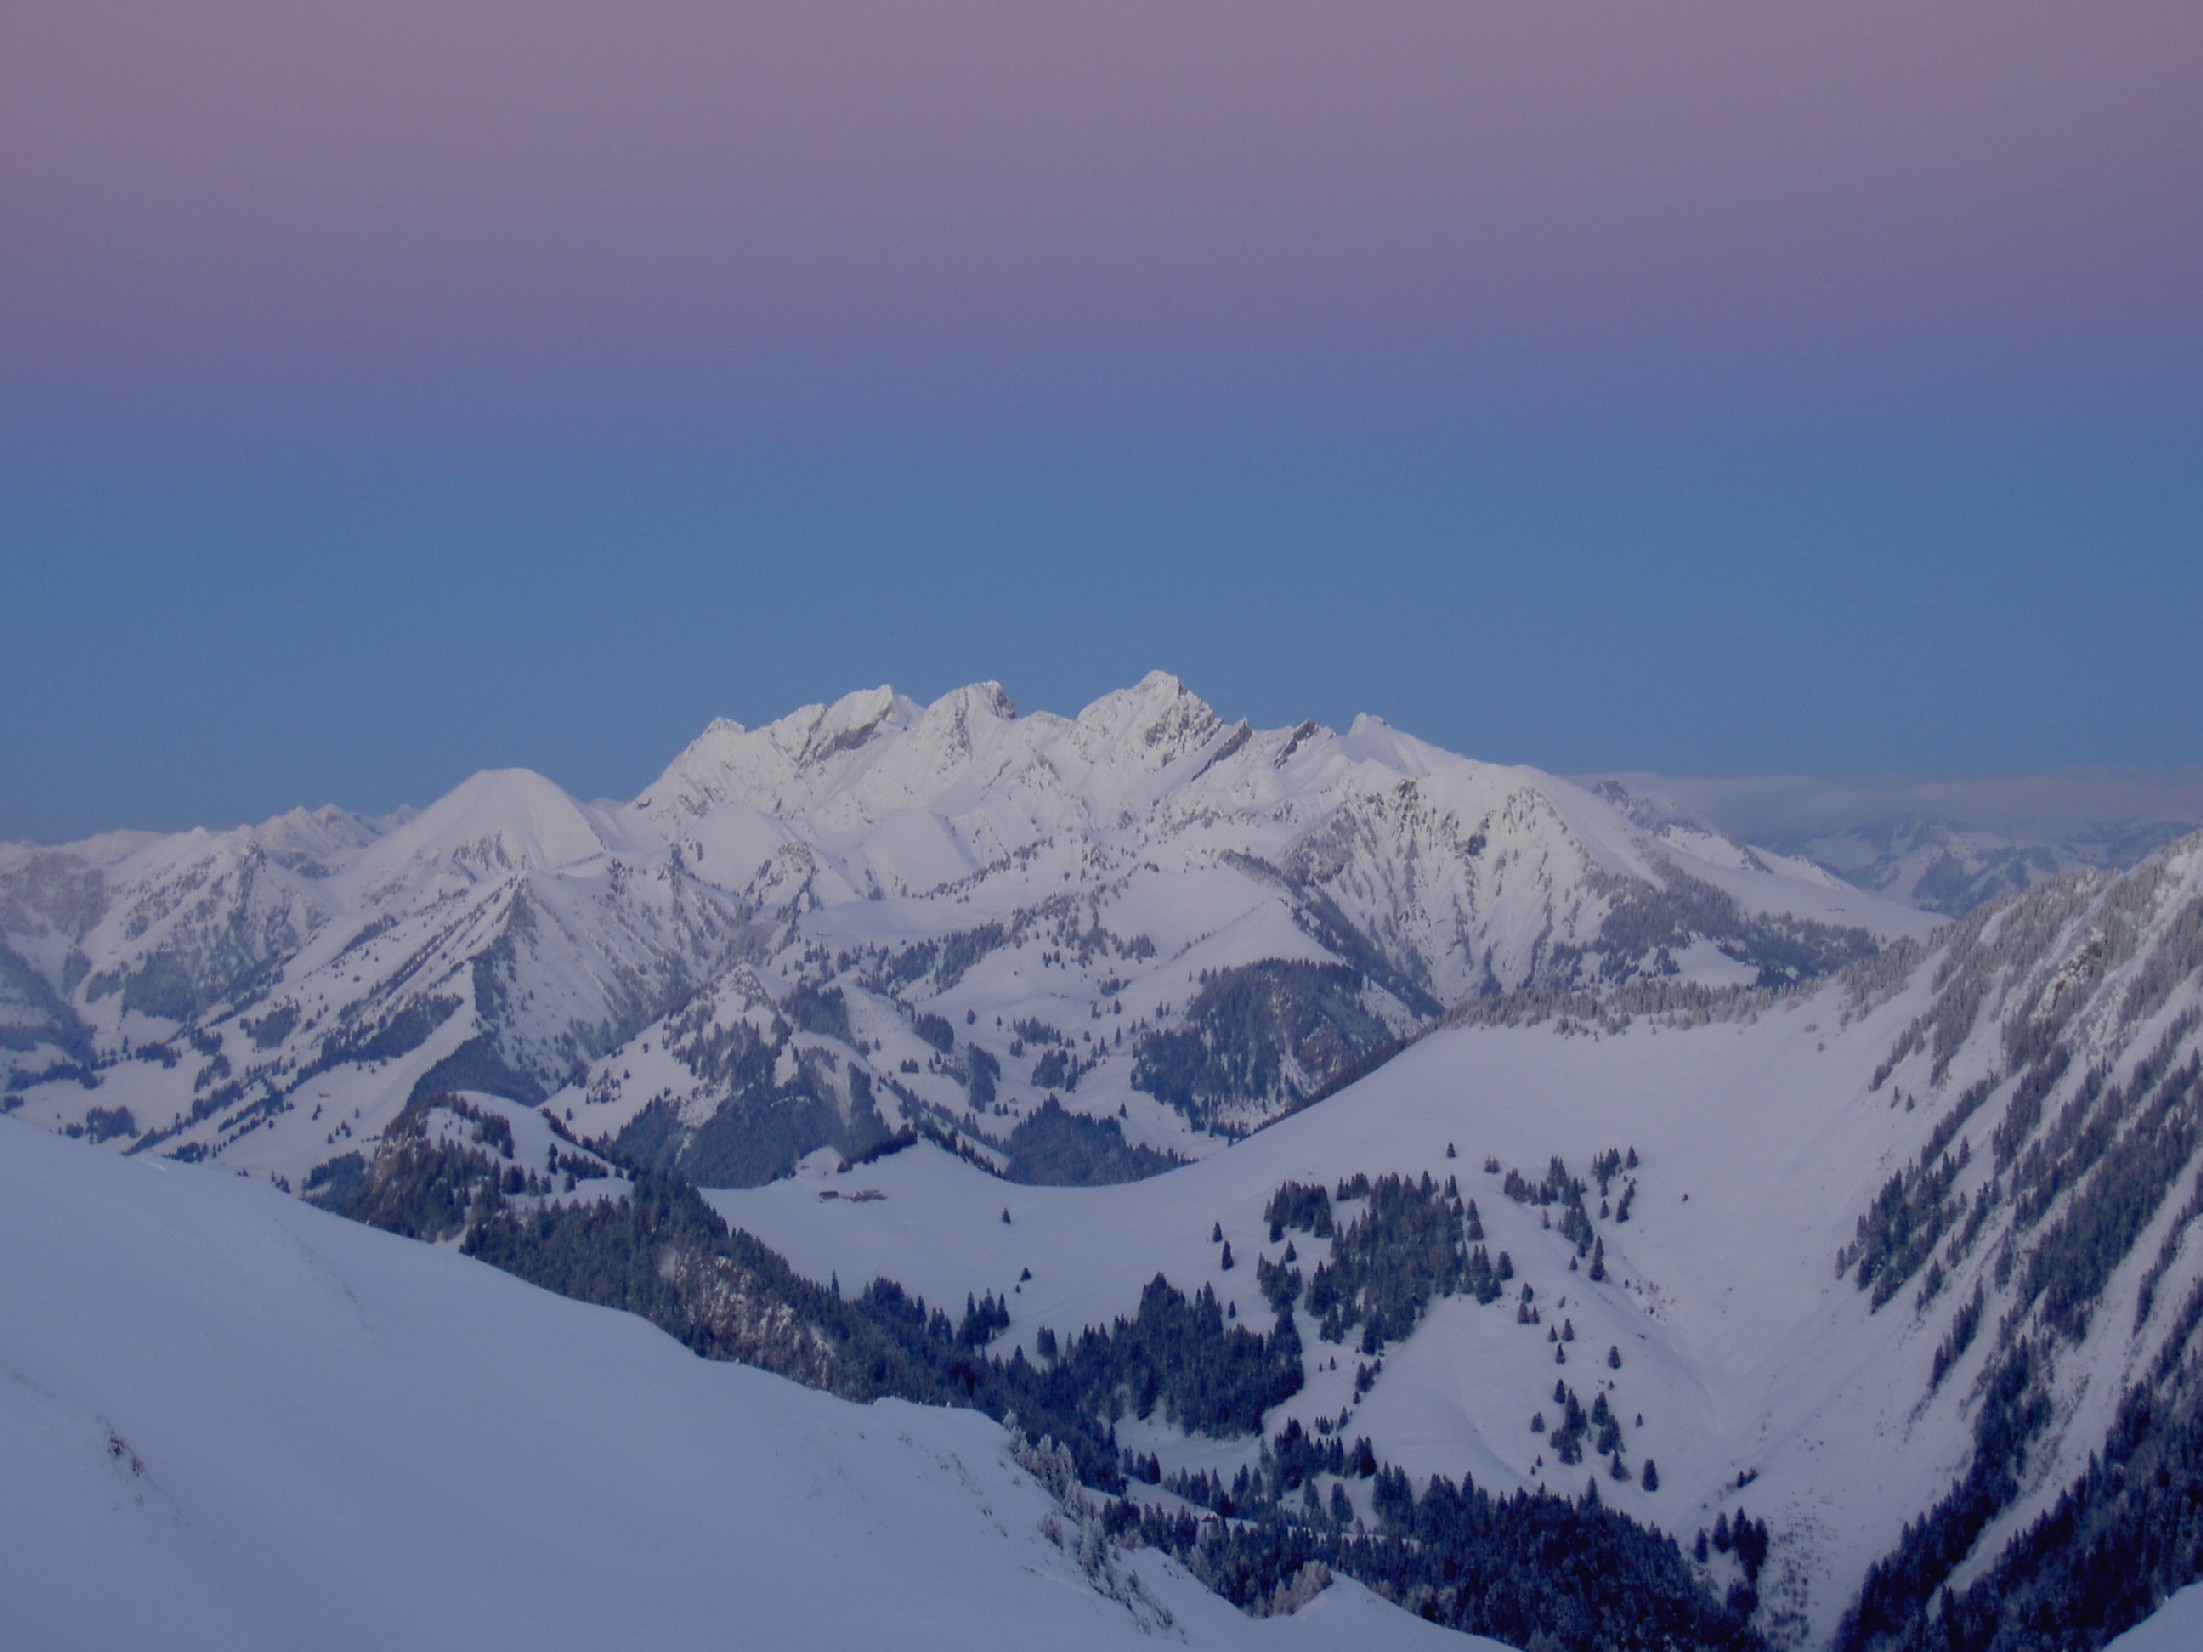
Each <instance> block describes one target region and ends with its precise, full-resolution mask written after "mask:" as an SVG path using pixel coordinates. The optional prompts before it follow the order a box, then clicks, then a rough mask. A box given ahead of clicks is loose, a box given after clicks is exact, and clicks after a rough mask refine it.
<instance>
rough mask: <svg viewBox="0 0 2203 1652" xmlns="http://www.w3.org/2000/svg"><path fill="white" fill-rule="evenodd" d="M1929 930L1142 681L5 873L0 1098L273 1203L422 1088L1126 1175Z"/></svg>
mask: <svg viewBox="0 0 2203 1652" xmlns="http://www.w3.org/2000/svg"><path fill="white" fill-rule="evenodd" d="M1931 927H1932V920H1931V919H1930V918H1928V917H1927V916H1925V915H1924V914H1921V913H1919V912H1917V911H1914V910H1912V909H1909V908H1906V907H1902V906H1898V905H1894V904H1892V903H1889V902H1887V901H1883V900H1880V899H1878V898H1876V897H1872V896H1868V895H1865V894H1862V893H1861V892H1860V891H1858V890H1856V889H1853V888H1850V887H1848V886H1846V885H1844V884H1842V883H1840V882H1838V881H1837V880H1836V879H1834V878H1832V877H1830V876H1829V875H1828V874H1827V873H1825V872H1823V871H1822V870H1820V869H1819V868H1818V867H1815V866H1812V865H1810V864H1809V863H1806V862H1802V861H1785V860H1783V859H1781V858H1780V857H1774V856H1769V855H1766V854H1763V853H1760V852H1757V851H1754V850H1751V849H1748V848H1746V847H1744V846H1743V845H1740V844H1737V843H1734V842H1731V841H1730V840H1728V839H1726V838H1723V837H1721V836H1719V834H1717V833H1714V832H1712V831H1710V830H1709V829H1707V828H1705V827H1704V826H1703V825H1702V824H1699V823H1697V822H1695V821H1692V820H1690V819H1688V818H1686V817H1681V816H1679V815H1675V814H1674V813H1672V812H1667V813H1661V812H1659V811H1654V810H1649V809H1648V807H1647V806H1646V805H1644V804H1643V803H1642V802H1641V800H1636V799H1632V798H1630V797H1629V796H1628V794H1626V793H1624V792H1621V791H1619V790H1618V789H1616V788H1611V787H1608V788H1601V789H1600V790H1599V791H1597V792H1594V791H1589V790H1585V789H1583V788H1580V787H1578V786H1575V785H1572V784H1570V783H1568V782H1566V781H1562V780H1557V779H1555V778H1553V777H1552V776H1549V775H1544V774H1540V773H1538V772H1536V771H1534V770H1529V769H1520V768H1505V767H1500V766H1496V765H1491V764H1482V763H1476V762H1471V761H1469V760H1467V759H1463V758H1459V757H1455V756H1452V755H1451V754H1448V753H1445V752H1442V751H1439V750H1437V749H1436V748H1433V747H1431V746H1428V745H1425V744H1423V743H1422V742H1420V741H1417V740H1414V739H1411V738H1409V737H1408V736H1406V735H1403V734H1400V733H1398V732H1397V731H1395V730H1392V729H1390V728H1387V727H1386V726H1384V725H1383V724H1382V723H1379V722H1376V721H1374V720H1372V719H1368V718H1363V719H1359V720H1357V721H1356V722H1355V724H1354V725H1353V727H1352V728H1350V729H1349V730H1347V731H1346V732H1345V733H1343V734H1342V733H1337V732H1334V731H1332V730H1329V729H1324V728H1319V727H1317V726H1315V725H1314V724H1308V723H1304V724H1302V725H1300V726H1299V727H1297V728H1292V729H1277V730H1266V731H1265V730H1256V729H1253V728H1251V727H1249V726H1248V725H1247V724H1245V723H1235V724H1227V723H1226V722H1225V721H1224V720H1223V719H1222V718H1220V717H1219V716H1218V715H1217V714H1216V713H1215V712H1214V711H1213V710H1211V709H1210V708H1209V707H1208V706H1207V705H1205V704H1203V703H1202V702H1201V701H1200V700H1199V699H1197V698H1196V697H1195V696H1194V695H1193V694H1192V693H1191V692H1190V691H1188V690H1187V689H1186V687H1185V686H1184V685H1183V684H1182V683H1180V682H1178V681H1177V680H1176V679H1174V678H1170V677H1166V676H1163V675H1161V674H1156V675H1153V676H1150V677H1148V678H1146V679H1144V680H1143V681H1142V682H1140V683H1139V684H1138V685H1136V686H1135V687H1133V688H1131V689H1127V690H1124V691H1122V692H1120V693H1115V694H1111V695H1107V696H1105V697H1103V698H1102V699H1100V700H1098V701H1096V702H1095V703H1094V704H1093V705H1091V706H1089V707H1087V708H1086V709H1085V710H1084V711H1082V712H1081V713H1079V715H1078V716H1077V717H1075V718H1064V717H1058V716H1053V715H1048V714H1038V715H1034V716H1029V717H1021V716H1018V715H1017V714H1016V713H1015V711H1014V710H1013V708H1012V707H1011V705H1010V703H1009V701H1008V698H1007V697H1006V696H1005V695H1004V694H1003V692H1002V691H1001V689H999V688H998V687H996V686H995V685H992V684H982V685H978V686H976V687H972V688H967V689H962V690H958V691H957V692H955V693H952V694H949V695H946V696H944V697H943V698H942V699H940V700H938V701H936V702H935V703H934V704H932V705H930V706H919V705H917V704H915V703H914V702H912V701H910V700H907V699H904V698H902V697H900V696H897V695H895V694H894V693H892V692H891V691H889V690H887V689H879V690H874V691H871V692H868V693H862V694H853V695H850V696H848V697H846V698H845V699H843V700H841V701H839V702H837V703H836V704H834V705H831V706H813V707H808V708H806V709H804V710H802V711H799V712H797V713H794V714H792V715H791V716H789V717H786V718H783V719H781V720H780V721H778V722H776V723H773V724H771V725H769V726H767V727H765V728H761V729H755V730H746V729H743V728H740V727H738V726H737V725H734V724H731V723H725V722H721V723H715V724H714V725H712V727H710V728H709V729H707V730H706V731H705V732H704V734H703V735H702V736H701V737H700V738H699V739H698V740H697V741H696V742H695V743H694V744H693V745H691V746H690V747H689V748H688V750H686V751H685V752H683V753H681V755H680V756H679V757H678V758H676V759H675V761H674V762H673V763H672V765H671V766H670V767H669V768H668V769H667V770H666V772H665V773H664V774H663V775H662V776H661V777H660V778H659V779H658V780H657V781H656V782H654V783H653V784H652V785H651V786H650V787H649V788H647V789H646V791H645V792H644V794H643V795H642V797H641V798H639V799H638V800H637V801H636V802H634V803H633V804H630V805H584V804H579V803H576V802H575V801H574V800H572V799H570V798H568V797H566V796H565V795H564V794H563V793H562V792H560V791H559V790H558V788H556V787H555V786H553V785H552V784H551V783H550V782H549V781H547V780H544V779H543V778H542V777H540V776H537V775H533V774H528V773H524V772H518V771H508V772H503V773H492V774H483V775H478V776H476V777H475V778H473V779H472V780H469V781H467V782H466V783H465V784H464V785H462V786H460V787H459V788H458V789H457V790H456V791H454V792H453V793H452V794H451V795H450V796H448V797H446V798H443V799H441V800H439V801H438V802H436V803H434V804H433V805H431V806H430V807H429V808H428V809H426V810H425V811H423V812H421V813H420V814H418V815H415V816H411V817H408V818H405V819H402V820H391V821H382V822H373V821H366V820H362V819H359V818H357V817H354V816H348V815H342V814H340V813H338V812H336V811H323V812H322V813H321V814H319V815H305V814H293V815H288V816H284V817H282V818H281V819H279V820H277V821H273V822H270V823H268V824H267V825H265V826H262V827H257V828H251V829H243V830H239V831H234V832H229V833H222V834H213V833H204V832H195V833H188V834H184V835H182V836H180V837H171V838H143V837H128V836H123V837H116V838H110V839H103V840H98V841H96V842H94V843H90V844H82V845H76V846H72V847H70V848H66V849H58V850H30V849H8V850H6V851H4V852H0V1063H4V1064H5V1068H6V1070H7V1072H8V1075H9V1076H8V1078H7V1080H6V1082H7V1085H8V1094H9V1096H10V1098H11V1099H19V1100H20V1104H21V1105H22V1106H23V1108H24V1109H25V1111H26V1114H27V1116H30V1117H33V1118H36V1119H38V1120H39V1121H40V1122H43V1123H47V1124H50V1125H53V1126H55V1127H59V1128H70V1127H74V1128H78V1129H80V1130H82V1131H84V1132H85V1133H87V1134H90V1135H92V1136H94V1137H96V1138H101V1139H107V1140H111V1141H113V1142H115V1143H116V1144H118V1145H122V1146H130V1147H134V1148H136V1149H137V1150H140V1151H159V1152H164V1153H169V1154H176V1153H183V1154H186V1155H191V1154H201V1155H208V1156H213V1157H217V1158H219V1159H221V1160H222V1161H223V1162H225V1163H229V1164H232V1165H235V1166H237V1167H239V1168H243V1169H248V1170H251V1171H254V1172H256V1173H261V1174H266V1175H272V1176H281V1177H283V1178H285V1179H287V1180H288V1181H290V1182H291V1183H293V1184H294V1185H295V1184H299V1183H301V1182H302V1181H303V1180H304V1178H305V1177H307V1176H308V1175H309V1174H311V1173H312V1172H313V1171H315V1170H316V1169H317V1168H318V1167H320V1166H321V1165H323V1164H325V1163H327V1162H329V1161H330V1160H332V1159H335V1158H339V1157H341V1156H342V1155H344V1154H345V1153H347V1152H350V1151H353V1150H355V1149H357V1148H359V1147H360V1146H361V1145H363V1144H365V1143H370V1142H372V1140H373V1139H374V1138H375V1137H376V1136H377V1135H378V1133H379V1132H380V1131H381V1129H382V1128H383V1127H384V1126H385V1125H386V1124H387V1123H388V1122H389V1121H390V1119H391V1118H393V1117H394V1116H395V1115H396V1113H397V1111H398V1109H399V1108H400V1107H402V1106H403V1105H404V1103H405V1102H406V1101H407V1100H408V1099H409V1098H410V1097H411V1096H412V1095H414V1094H415V1093H417V1092H420V1091H421V1090H422V1089H423V1088H424V1087H427V1088H429V1089H434V1088H439V1087H443V1088H472V1089H479V1090H488V1091H493V1092H496V1093H499V1094H504V1095H508V1096H512V1097H515V1098H518V1099H522V1100H526V1101H530V1102H536V1101H542V1100H544V1099H545V1098H554V1099H553V1100H552V1102H551V1104H552V1105H554V1106H556V1107H558V1108H559V1109H560V1110H561V1112H562V1113H565V1112H568V1111H571V1112H572V1114H573V1117H574V1123H575V1126H576V1128H577V1129H580V1130H583V1131H584V1132H586V1133H589V1134H603V1135H607V1136H620V1137H621V1138H622V1140H623V1142H624V1143H625V1145H626V1146H627V1147H628V1148H629V1150H631V1151H635V1152H638V1153H641V1154H643V1155H644V1156H648V1157H655V1158H659V1159H662V1160H664V1161H666V1162H669V1163H676V1164H678V1165H680V1166H681V1168H683V1169H684V1170H685V1171H687V1172H688V1173H690V1174H692V1175H695V1176H697V1177H699V1178H700V1179H703V1180H707V1181H716V1182H734V1183H749V1182H756V1181H759V1180H763V1179H768V1178H770V1177H771V1176H774V1175H777V1174H780V1173H783V1172H784V1171H785V1170H786V1169H788V1168H789V1167H790V1166H791V1165H792V1164H793V1163H794V1162H795V1161H796V1160H797V1159H798V1158H800V1157H801V1156H802V1155H803V1154H804V1153H806V1152H808V1151H810V1150H812V1149H815V1148H819V1147H831V1148H834V1149H837V1150H839V1151H841V1152H843V1153H856V1152H860V1151H862V1150H863V1149H865V1148H867V1147H869V1146H872V1145H874V1144H876V1143H878V1142H880V1141H881V1140H884V1139H886V1138H887V1137H889V1136H890V1135H891V1134H893V1133H894V1132H896V1131H898V1130H906V1129H926V1130H933V1131H939V1132H945V1133H948V1134H951V1135H955V1136H958V1137H960V1138H961V1139H962V1140H963V1142H964V1143H965V1145H966V1147H967V1148H968V1149H969V1150H971V1151H973V1152H975V1153H977V1154H979V1155H980V1156H981V1157H982V1158H985V1159H987V1160H988V1161H989V1162H991V1163H994V1164H996V1165H1001V1166H1008V1167H1010V1168H1011V1169H1012V1170H1013V1171H1014V1172H1015V1173H1016V1174H1019V1175H1021V1176H1027V1177H1038V1178H1041V1179H1048V1178H1052V1177H1061V1176H1064V1175H1069V1174H1072V1173H1073V1171H1074V1170H1075V1171H1076V1173H1077V1174H1079V1175H1084V1176H1091V1175H1096V1174H1104V1173H1107V1174H1125V1173H1131V1172H1133V1171H1135V1170H1138V1169H1141V1168H1148V1167H1151V1166H1152V1164H1153V1163H1155V1162H1157V1161H1155V1160H1154V1159H1152V1158H1147V1159H1143V1158H1141V1156H1140V1155H1139V1153H1137V1152H1136V1151H1134V1149H1136V1148H1145V1149H1148V1150H1150V1151H1151V1152H1161V1153H1167V1154H1177V1155H1179V1156H1185V1157H1198V1156H1201V1155H1203V1154H1205V1153H1208V1152H1210V1151H1213V1150H1214V1149H1215V1147H1217V1146H1218V1145H1219V1144H1220V1143H1221V1142H1222V1141H1223V1140H1226V1139H1229V1138H1230V1137H1231V1136H1233V1135H1236V1134H1239V1133H1242V1132H1244V1131H1245V1130H1247V1129H1249V1128H1252V1127H1254V1126H1257V1125H1259V1124H1261V1123H1262V1122H1264V1121H1266V1120H1268V1119H1270V1118H1273V1117H1276V1116H1278V1115H1279V1114H1281V1113H1283V1112H1286V1111H1289V1110H1290V1109H1291V1108H1293V1107H1294V1106H1296V1105H1299V1104H1301V1103H1302V1102H1304V1101H1305V1100H1307V1099H1308V1098H1309V1097H1311V1096H1313V1095H1315V1094H1317V1093H1320V1092H1321V1091H1322V1090H1323V1089H1324V1088H1325V1087H1326V1086H1328V1085H1330V1084H1333V1083H1335V1082H1337V1081H1338V1080H1339V1079H1340V1077H1341V1076H1343V1075H1344V1074H1346V1073H1349V1072H1350V1071H1352V1070H1353V1069H1354V1067H1355V1065H1356V1063H1358V1062H1363V1061H1366V1060H1368V1059H1371V1058H1372V1057H1374V1056H1375V1055H1377V1054H1378V1053H1380V1052H1381V1051H1382V1050H1383V1049H1384V1048H1385V1047H1386V1046H1387V1045H1389V1044H1390V1043H1391V1042H1392V1041H1393V1040H1395V1039H1397V1038H1398V1037H1400V1036H1402V1035H1405V1034H1408V1033H1410V1032H1412V1031H1414V1030H1416V1029H1418V1028H1421V1027H1424V1026H1427V1025H1428V1024H1429V1023H1430V1022H1431V1021H1432V1020H1433V1019H1434V1018H1435V1017H1436V1016H1438V1015H1439V1014H1441V1013H1442V1012H1443V1011H1444V1010H1445V1009H1447V1008H1448V1007H1450V1006H1452V1005H1454V1004H1456V1003H1459V1002H1460V1001H1462V1000H1463V999H1466V998H1470V997H1474V996H1477V995H1481V994H1490V993H1496V992H1503V991H1514V990H1519V989H1522V988H1550V987H1581V986H1586V985H1591V984H1597V983H1615V982H1623V981H1630V980H1641V979H1666V980H1675V981H1697V982H1708V983H1720V982H1734V981H1755V980H1758V981H1773V980H1783V981H1789V980H1799V979H1805V978H1809V977H1811V976H1813V975H1815V974H1818V973H1822V972H1825V971H1827V970H1828V969H1830V968H1833V967H1836V966H1838V965H1840V964H1842V963H1844V962H1847V961H1850V960H1853V959H1855V958H1857V957H1860V956H1863V955H1865V954H1866V953H1868V952H1871V951H1872V950H1873V949H1874V948H1875V947H1876V946H1877V945H1879V944H1881V943H1882V942H1884V941H1887V940H1889V939H1892V938H1896V937H1902V936H1918V935H1923V934H1925V933H1927V932H1928V930H1929V929H1930V928H1931ZM1050 1097H1053V1098H1055V1100H1056V1102H1057V1104H1058V1109H1056V1110H1050V1111H1049V1112H1048V1115H1047V1117H1046V1118H1045V1119H1044V1120H1042V1121H1041V1126H1040V1127H1036V1129H1034V1130H1029V1131H1026V1132H1025V1133H1024V1134H1022V1135H1020V1134H1019V1127H1020V1126H1021V1125H1022V1124H1024V1123H1025V1122H1026V1121H1028V1120H1031V1119H1033V1118H1034V1116H1035V1115H1036V1114H1038V1113H1040V1112H1041V1111H1042V1110H1043V1109H1044V1108H1045V1107H1046V1105H1047V1103H1048V1100H1049V1098H1050ZM1066 1119H1069V1120H1072V1121H1084V1122H1072V1123H1066V1122H1065V1120H1066Z"/></svg>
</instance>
